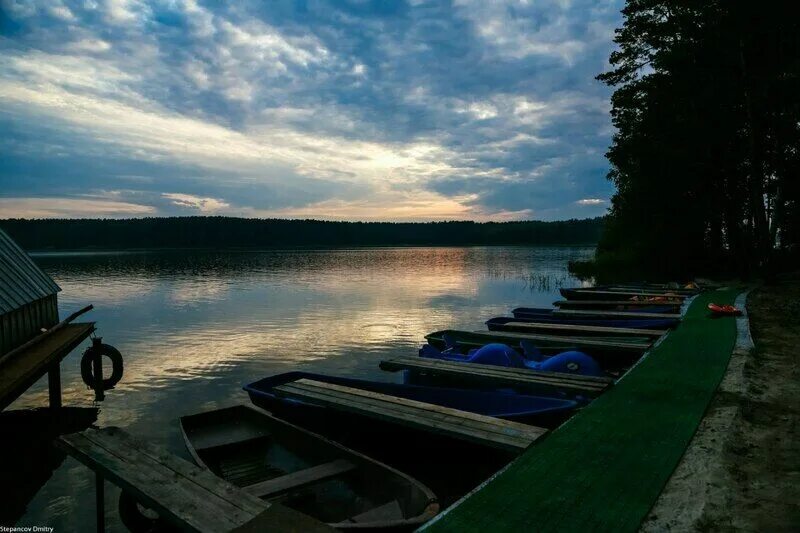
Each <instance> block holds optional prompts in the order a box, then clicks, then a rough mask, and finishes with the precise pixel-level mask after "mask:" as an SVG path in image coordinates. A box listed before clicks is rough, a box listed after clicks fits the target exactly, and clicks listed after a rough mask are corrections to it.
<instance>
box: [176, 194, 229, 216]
mask: <svg viewBox="0 0 800 533" xmlns="http://www.w3.org/2000/svg"><path fill="white" fill-rule="evenodd" d="M162 196H163V197H164V198H166V199H167V200H170V201H172V203H173V204H174V205H176V206H178V207H185V208H189V209H192V210H197V211H200V212H201V213H204V214H209V213H216V212H217V211H220V210H223V209H228V208H229V207H230V204H228V203H227V202H224V201H222V200H219V199H217V198H201V197H200V196H194V195H191V194H182V193H164V194H163V195H162Z"/></svg>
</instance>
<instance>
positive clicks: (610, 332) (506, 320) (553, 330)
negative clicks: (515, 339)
mask: <svg viewBox="0 0 800 533" xmlns="http://www.w3.org/2000/svg"><path fill="white" fill-rule="evenodd" d="M486 327H487V328H488V329H489V331H516V332H518V333H545V334H547V335H559V336H571V335H581V336H586V337H613V336H617V337H622V336H624V337H660V336H662V335H664V334H665V333H667V331H668V330H667V329H648V328H630V327H614V326H608V325H602V326H593V325H592V326H587V325H583V324H560V323H551V322H546V321H537V320H535V319H520V318H511V317H505V316H498V317H494V318H490V319H489V320H487V321H486Z"/></svg>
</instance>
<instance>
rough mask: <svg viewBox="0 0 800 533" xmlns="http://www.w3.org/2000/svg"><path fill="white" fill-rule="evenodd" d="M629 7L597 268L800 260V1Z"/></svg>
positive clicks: (757, 271)
mask: <svg viewBox="0 0 800 533" xmlns="http://www.w3.org/2000/svg"><path fill="white" fill-rule="evenodd" d="M622 13H623V16H624V23H623V25H622V27H621V28H620V29H618V30H617V31H616V38H615V43H616V44H617V45H618V49H617V50H616V51H614V52H613V53H612V54H611V57H610V64H611V68H610V70H609V71H608V72H605V73H603V74H601V75H599V76H598V79H599V80H600V81H602V82H604V83H606V84H607V85H609V86H611V87H614V88H615V91H614V93H613V96H612V111H611V115H612V120H613V124H614V126H615V127H616V134H615V135H614V138H613V144H612V146H611V147H610V149H609V151H608V153H607V157H608V160H609V162H610V163H611V171H610V173H609V179H611V180H612V181H613V182H614V184H615V185H616V188H617V191H616V194H615V195H614V197H613V198H612V206H611V209H610V213H609V216H608V217H607V220H606V227H605V230H604V232H603V235H602V237H601V239H600V242H599V244H598V249H597V253H596V258H595V264H594V270H595V271H597V272H599V273H601V274H602V273H603V272H612V271H613V272H617V273H623V272H633V271H637V272H643V273H645V274H648V275H651V276H662V277H669V276H673V277H678V276H686V275H696V274H699V273H709V272H710V273H714V272H721V271H727V272H729V273H734V274H739V275H745V276H748V275H761V274H766V273H769V272H771V271H774V270H776V269H786V268H797V265H798V255H800V3H799V2H767V3H763V2H749V1H744V0H730V1H723V0H693V1H688V0H680V1H674V0H669V1H654V0H628V1H627V2H626V5H625V8H624V9H623V11H622ZM792 265H794V266H792Z"/></svg>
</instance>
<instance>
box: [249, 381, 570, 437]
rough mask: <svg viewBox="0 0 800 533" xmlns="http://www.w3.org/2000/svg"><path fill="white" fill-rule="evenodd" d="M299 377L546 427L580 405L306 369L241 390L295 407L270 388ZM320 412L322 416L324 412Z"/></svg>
mask: <svg viewBox="0 0 800 533" xmlns="http://www.w3.org/2000/svg"><path fill="white" fill-rule="evenodd" d="M300 379H313V380H314V381H319V382H323V383H332V384H334V385H343V386H345V387H353V388H356V389H361V390H366V391H371V392H377V393H380V394H387V395H389V396H395V397H398V398H405V399H407V400H415V401H418V402H425V403H430V404H434V405H439V406H442V407H449V408H452V409H459V410H461V411H468V412H471V413H477V414H479V415H486V416H493V417H495V418H503V419H506V420H513V421H516V422H522V423H527V424H534V425H540V426H548V427H549V426H554V425H557V424H558V423H559V422H561V421H563V420H565V419H566V418H568V417H569V416H570V415H571V414H572V412H573V411H574V410H575V409H576V408H578V407H579V406H580V404H578V402H575V401H572V400H565V399H560V398H553V397H548V396H534V395H530V394H516V393H513V392H502V391H478V390H471V389H457V388H442V387H426V386H421V385H407V384H401V383H385V382H380V381H367V380H363V379H352V378H341V377H335V376H326V375H323V374H312V373H309V372H287V373H284V374H278V375H276V376H271V377H268V378H264V379H261V380H259V381H256V382H254V383H251V384H249V385H246V386H245V387H244V390H246V391H247V393H248V394H249V395H250V400H251V401H252V402H253V403H254V404H256V405H258V406H259V407H263V408H264V409H268V410H270V411H273V410H275V409H276V407H280V405H283V406H284V407H285V406H287V405H289V406H294V407H299V406H300V405H299V404H302V403H303V402H299V401H298V400H289V399H287V398H284V397H281V396H278V395H276V394H275V393H274V388H275V387H279V386H281V385H284V384H286V383H291V382H294V381H297V380H300ZM303 407H314V406H313V405H312V404H303ZM320 414H321V415H322V416H324V414H322V413H320Z"/></svg>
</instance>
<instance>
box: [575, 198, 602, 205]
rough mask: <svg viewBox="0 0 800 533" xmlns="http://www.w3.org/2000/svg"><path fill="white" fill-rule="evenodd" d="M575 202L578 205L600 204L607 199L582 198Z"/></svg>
mask: <svg viewBox="0 0 800 533" xmlns="http://www.w3.org/2000/svg"><path fill="white" fill-rule="evenodd" d="M575 203H576V204H578V205H601V204H605V203H608V200H603V199H602V198H582V199H580V200H578V201H577V202H575Z"/></svg>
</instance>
